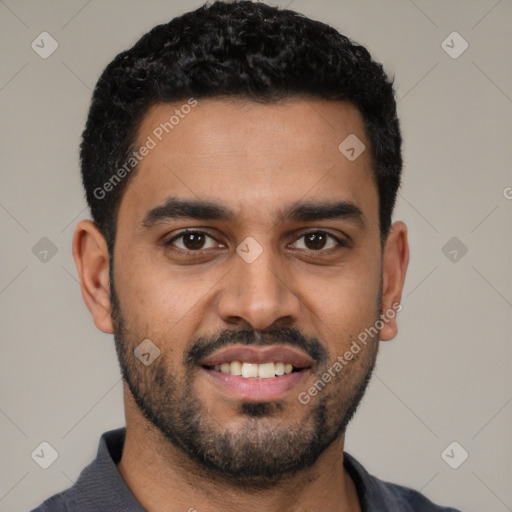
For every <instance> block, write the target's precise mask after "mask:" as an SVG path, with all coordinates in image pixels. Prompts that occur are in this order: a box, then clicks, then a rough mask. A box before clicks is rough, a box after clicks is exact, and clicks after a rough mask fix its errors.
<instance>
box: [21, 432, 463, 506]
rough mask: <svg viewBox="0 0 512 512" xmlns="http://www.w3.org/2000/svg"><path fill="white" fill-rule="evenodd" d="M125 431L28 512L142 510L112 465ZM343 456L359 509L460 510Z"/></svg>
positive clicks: (106, 437)
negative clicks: (71, 480)
mask: <svg viewBox="0 0 512 512" xmlns="http://www.w3.org/2000/svg"><path fill="white" fill-rule="evenodd" d="M125 434H126V428H125V427H123V428H118V429H116V430H110V431H108V432H105V433H104V434H103V435H102V436H101V438H100V442H99V447H98V454H97V456H96V459H95V460H94V461H93V462H91V464H89V465H88V466H87V467H86V468H84V469H83V470H82V472H81V473H80V476H79V478H78V480H77V481H76V482H75V484H74V485H73V486H72V487H70V488H69V489H67V490H65V491H62V492H60V493H58V494H55V495H54V496H52V497H51V498H48V499H47V500H46V501H45V502H44V503H42V504H41V505H39V507H37V508H35V509H34V510H32V511H31V512H144V509H143V508H142V506H141V505H140V503H139V502H138V501H137V499H136V498H135V496H134V495H133V494H132V492H131V491H130V489H129V488H128V486H127V485H126V484H125V482H124V480H123V478H122V477H121V474H120V473H119V471H118V469H117V467H116V463H117V462H119V460H120V459H121V454H122V452H123V446H124V440H125ZM343 457H344V462H343V464H344V466H345V469H346V470H347V472H348V473H349V475H350V476H351V478H352V480H353V481H354V484H355V486H356V488H357V493H358V496H359V501H360V503H361V510H362V512H460V511H458V510H456V509H454V508H447V507H439V506H437V505H435V504H434V503H432V502H431V501H430V500H428V499H427V498H425V497H424V496H423V495H421V494H420V493H418V492H417V491H413V490H412V489H409V488H407V487H402V486H400V485H395V484H392V483H388V482H384V481H382V480H379V479H378V478H376V477H374V476H372V475H370V474H369V473H368V472H367V471H366V469H364V467H363V466H362V465H361V464H359V462H357V461H356V460H355V459H354V458H353V457H352V456H351V455H349V454H348V453H346V452H345V453H344V455H343Z"/></svg>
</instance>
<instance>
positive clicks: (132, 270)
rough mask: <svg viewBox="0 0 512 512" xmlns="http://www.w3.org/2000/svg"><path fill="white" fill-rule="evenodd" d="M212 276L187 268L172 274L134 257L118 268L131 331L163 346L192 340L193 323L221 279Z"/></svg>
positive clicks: (119, 291) (121, 297) (117, 281)
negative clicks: (193, 271) (191, 325)
mask: <svg viewBox="0 0 512 512" xmlns="http://www.w3.org/2000/svg"><path fill="white" fill-rule="evenodd" d="M116 264H117V263H116ZM121 267H122V268H121ZM211 274H212V273H207V274H206V275H207V276H208V278H206V277H205V275H204V274H203V275H199V274H196V275H192V274H191V273H190V272H189V271H187V270H186V269H185V270H182V271H180V269H177V270H176V269H174V270H172V271H171V266H170V265H165V264H161V263H155V261H148V259H147V258H145V257H143V256H142V257H140V258H137V257H136V255H133V257H131V260H130V262H126V264H125V265H124V266H123V265H120V267H116V273H115V286H116V291H117V295H118V297H119V303H120V308H121V311H122V314H123V316H124V318H125V320H126V322H127V325H129V326H130V330H131V331H136V332H138V333H140V334H141V335H143V336H144V337H148V338H150V339H151V340H152V341H154V342H155V343H156V344H157V345H158V346H160V347H164V346H168V345H172V346H178V345H179V343H180V340H188V339H189V338H190V336H191V334H192V331H193V327H190V324H191V322H195V321H196V320H197V318H196V317H197V314H198V312H200V311H201V309H202V308H203V307H204V301H205V300H208V291H209V290H212V288H213V287H214V284H215V282H217V281H218V280H219V277H217V278H216V279H215V278H214V277H215V276H213V275H211Z"/></svg>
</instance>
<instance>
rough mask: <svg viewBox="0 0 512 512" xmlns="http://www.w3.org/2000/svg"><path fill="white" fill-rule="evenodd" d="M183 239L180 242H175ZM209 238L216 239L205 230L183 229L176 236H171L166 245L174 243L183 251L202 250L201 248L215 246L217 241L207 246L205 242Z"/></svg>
mask: <svg viewBox="0 0 512 512" xmlns="http://www.w3.org/2000/svg"><path fill="white" fill-rule="evenodd" d="M180 239H181V242H180V243H175V242H177V241H179V240H180ZM208 239H209V240H211V241H213V242H215V241H214V239H213V238H212V237H211V236H209V235H208V234H207V233H204V232H203V231H183V232H181V233H180V234H178V235H176V236H175V237H173V238H171V239H170V240H169V241H168V242H166V243H165V245H173V246H175V247H177V248H178V249H181V250H183V251H190V252H195V251H200V250H201V249H210V248H212V247H214V246H215V243H213V244H212V242H210V245H209V246H207V247H205V243H206V242H207V241H208Z"/></svg>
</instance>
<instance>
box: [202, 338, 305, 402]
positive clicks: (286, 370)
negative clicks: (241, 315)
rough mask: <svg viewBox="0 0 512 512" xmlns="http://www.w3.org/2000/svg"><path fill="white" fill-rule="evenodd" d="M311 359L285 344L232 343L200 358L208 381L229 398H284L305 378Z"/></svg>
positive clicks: (257, 399)
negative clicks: (250, 344)
mask: <svg viewBox="0 0 512 512" xmlns="http://www.w3.org/2000/svg"><path fill="white" fill-rule="evenodd" d="M313 364H314V361H313V359H311V357H309V356H308V355H306V354H305V353H303V352H301V351H298V350H295V349H292V348H288V347H285V346H277V345H274V346H267V347H254V346H241V345H234V346H231V347H228V348H224V349H222V350H219V351H218V352H215V353H213V354H212V355H210V356H208V357H205V358H204V359H203V360H201V361H200V365H201V367H202V369H203V371H204V374H205V376H206V378H208V380H209V382H210V383H212V384H214V385H215V386H216V387H217V388H218V389H220V390H221V391H222V392H223V393H225V394H227V395H228V396H230V397H231V398H235V399H239V400H245V401H253V402H259V401H268V400H277V399H280V398H283V396H284V395H285V394H286V393H288V392H290V391H291V390H292V389H293V388H296V387H298V386H299V385H300V383H301V382H303V381H304V379H305V378H306V376H307V375H308V374H309V370H310V369H311V367H312V366H313Z"/></svg>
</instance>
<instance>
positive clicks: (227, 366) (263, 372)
mask: <svg viewBox="0 0 512 512" xmlns="http://www.w3.org/2000/svg"><path fill="white" fill-rule="evenodd" d="M214 368H215V371H217V372H222V373H229V374H231V375H241V376H242V377H244V378H246V379H251V378H252V379H256V378H260V379H271V378H272V377H275V376H279V375H285V374H288V373H292V371H293V366H292V365H291V364H290V363H286V364H285V363H283V362H281V361H277V362H269V363H261V364H257V363H242V362H240V361H232V362H231V363H222V364H216V365H215V366H214Z"/></svg>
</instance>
